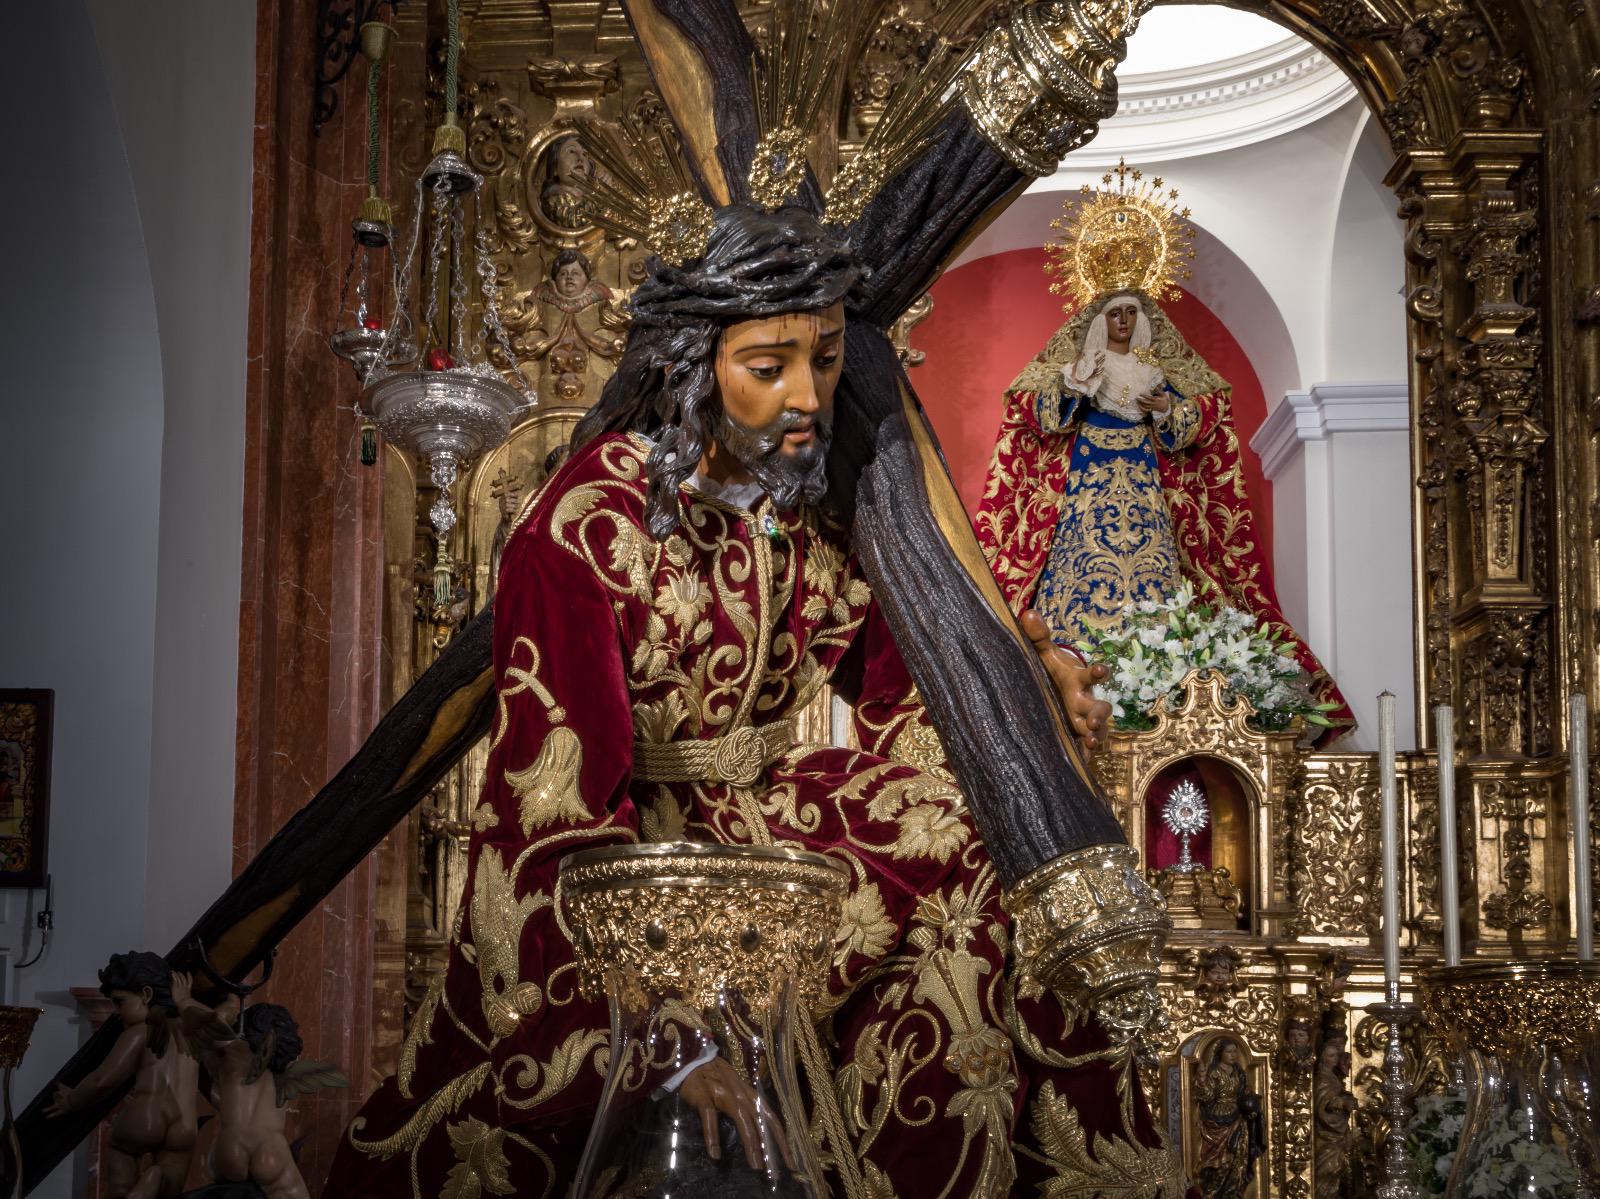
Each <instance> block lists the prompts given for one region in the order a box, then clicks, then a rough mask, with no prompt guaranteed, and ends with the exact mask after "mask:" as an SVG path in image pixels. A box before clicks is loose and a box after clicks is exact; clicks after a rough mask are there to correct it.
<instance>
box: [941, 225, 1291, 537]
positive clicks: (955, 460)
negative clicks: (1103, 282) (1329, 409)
mask: <svg viewBox="0 0 1600 1199" xmlns="http://www.w3.org/2000/svg"><path fill="white" fill-rule="evenodd" d="M1045 261H1046V259H1045V252H1044V249H1043V248H1042V247H1038V248H1033V249H1024V250H1008V251H1006V252H1005V253H1003V254H992V255H990V256H988V257H986V258H979V259H976V260H974V261H972V262H969V263H966V264H965V265H963V266H960V267H957V268H956V269H955V270H952V271H949V272H947V273H946V274H945V275H944V276H943V277H942V278H941V279H940V280H939V281H938V282H937V283H935V284H934V286H933V293H932V294H933V312H932V314H931V315H929V317H928V319H927V320H925V321H923V322H922V324H920V325H918V326H917V327H916V328H914V329H913V330H912V331H911V344H912V346H913V347H915V348H916V349H918V350H921V351H922V352H923V353H925V354H927V359H926V361H924V362H923V364H922V365H921V366H919V367H917V368H915V369H914V370H913V371H912V372H911V381H912V383H913V384H914V385H915V386H916V389H917V395H918V397H919V398H920V399H921V400H922V404H923V407H924V408H925V409H926V410H927V413H928V419H929V420H931V421H932V422H933V428H934V432H936V433H937V434H938V435H939V443H940V446H941V447H942V448H943V450H944V455H945V459H946V461H948V462H949V464H950V473H951V474H952V475H954V476H955V481H956V488H957V490H958V491H960V493H961V499H962V502H963V503H965V504H966V506H967V510H968V511H969V512H971V511H974V510H975V509H976V508H977V506H978V499H979V497H980V496H981V495H982V493H983V480H984V477H985V475H987V473H988V470H989V456H990V454H992V453H993V451H994V439H995V435H996V434H997V433H998V432H999V430H1000V414H1001V409H1002V404H1003V400H1004V397H1005V389H1006V386H1007V384H1009V383H1010V382H1011V380H1012V379H1014V378H1016V376H1017V373H1018V372H1019V371H1020V370H1021V369H1022V368H1023V367H1024V366H1025V365H1027V363H1028V361H1029V360H1030V359H1031V358H1033V357H1034V356H1035V355H1036V354H1038V353H1039V352H1040V351H1041V350H1043V349H1044V346H1045V343H1046V342H1047V341H1049V340H1050V337H1051V335H1052V334H1053V333H1055V331H1056V330H1057V329H1058V328H1060V327H1061V324H1062V322H1063V321H1064V320H1065V319H1066V316H1065V314H1064V313H1063V312H1062V311H1061V300H1060V298H1059V297H1057V296H1053V295H1051V294H1050V276H1048V275H1047V274H1046V273H1045ZM1163 309H1164V310H1165V312H1166V314H1167V316H1168V317H1169V318H1170V319H1171V320H1172V323H1173V324H1175V325H1177V326H1178V331H1179V332H1181V333H1182V334H1183V335H1184V337H1186V338H1187V339H1188V341H1189V344H1190V345H1192V346H1193V347H1194V348H1195V351H1196V352H1197V353H1199V354H1200V355H1201V356H1202V357H1204V358H1205V360H1206V361H1207V362H1208V363H1209V364H1210V365H1211V368H1212V369H1213V370H1215V371H1216V372H1217V373H1218V374H1219V375H1221V376H1222V377H1223V378H1224V379H1226V380H1227V381H1228V382H1229V383H1231V384H1233V419H1234V424H1235V425H1236V427H1237V428H1238V431H1239V444H1240V450H1241V454H1240V456H1241V458H1242V459H1243V462H1244V473H1245V481H1246V485H1247V486H1248V487H1249V489H1250V507H1251V510H1252V511H1253V512H1254V513H1255V519H1256V529H1257V531H1258V532H1259V534H1260V537H1261V543H1262V545H1264V546H1266V547H1267V548H1268V551H1269V553H1268V558H1269V560H1270V558H1271V554H1270V550H1271V546H1272V489H1271V485H1270V484H1268V482H1267V481H1266V479H1265V478H1264V477H1263V476H1262V474H1261V461H1260V459H1258V458H1257V457H1256V455H1255V452H1254V451H1253V450H1251V449H1250V438H1251V436H1252V435H1253V434H1254V433H1255V431H1256V430H1257V429H1259V428H1260V427H1261V422H1262V421H1263V420H1265V419H1266V415H1267V406H1266V399H1265V397H1264V396H1263V394H1262V391H1261V381H1260V380H1259V379H1257V378H1256V372H1255V368H1254V367H1252V366H1251V365H1250V360H1249V359H1248V358H1247V357H1245V353H1244V351H1243V350H1242V349H1241V348H1240V347H1239V343H1238V342H1237V341H1235V340H1234V338H1233V334H1231V333H1229V332H1228V327H1227V326H1226V325H1224V324H1223V323H1222V321H1221V320H1220V319H1219V318H1218V317H1217V316H1216V314H1215V313H1213V312H1212V311H1211V309H1209V308H1207V307H1206V306H1205V304H1203V303H1201V302H1200V300H1198V299H1196V298H1195V297H1194V296H1192V295H1190V294H1189V293H1188V292H1184V293H1183V294H1182V295H1181V296H1180V297H1179V298H1178V299H1176V300H1174V301H1171V302H1169V303H1167V304H1165V305H1163Z"/></svg>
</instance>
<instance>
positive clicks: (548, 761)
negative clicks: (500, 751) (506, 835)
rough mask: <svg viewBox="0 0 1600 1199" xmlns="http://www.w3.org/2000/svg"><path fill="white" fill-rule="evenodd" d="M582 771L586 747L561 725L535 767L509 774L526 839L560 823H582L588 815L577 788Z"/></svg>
mask: <svg viewBox="0 0 1600 1199" xmlns="http://www.w3.org/2000/svg"><path fill="white" fill-rule="evenodd" d="M582 770H583V745H582V744H581V743H580V742H579V740H578V734H576V733H574V732H573V731H572V730H571V729H569V728H567V727H566V726H565V725H559V724H558V725H556V726H555V727H554V728H552V729H551V730H550V732H549V733H548V734H546V736H545V739H544V745H543V746H541V747H540V749H539V756H538V757H537V758H535V759H534V761H533V765H532V766H529V767H527V768H525V769H523V770H507V771H506V785H507V786H508V787H510V788H511V791H512V794H514V795H515V796H516V797H517V799H518V800H519V801H520V806H519V808H518V809H517V811H518V823H519V824H520V825H521V826H522V833H523V835H524V836H528V835H530V834H532V832H533V830H534V829H536V828H545V827H547V826H549V825H551V824H554V823H555V822H556V821H558V820H560V821H576V820H582V819H584V817H586V816H587V815H588V814H589V808H588V806H587V805H586V804H585V803H584V802H583V792H582V791H581V790H579V788H578V776H579V774H580V773H581V772H582Z"/></svg>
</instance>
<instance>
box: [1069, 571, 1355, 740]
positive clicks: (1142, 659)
mask: <svg viewBox="0 0 1600 1199" xmlns="http://www.w3.org/2000/svg"><path fill="white" fill-rule="evenodd" d="M1122 617H1123V624H1122V626H1121V627H1120V628H1117V629H1114V630H1112V631H1110V632H1106V633H1099V634H1094V635H1092V636H1091V637H1090V638H1089V639H1088V640H1087V641H1085V642H1084V643H1082V644H1081V645H1080V646H1079V649H1080V651H1081V652H1082V653H1083V654H1084V656H1085V657H1086V658H1088V659H1089V661H1091V662H1103V663H1105V665H1106V667H1107V669H1108V670H1110V671H1111V677H1110V678H1108V679H1107V680H1106V681H1105V682H1104V683H1102V684H1100V686H1099V687H1097V688H1096V689H1095V690H1096V694H1097V695H1098V697H1099V698H1101V699H1103V700H1105V701H1107V702H1108V703H1109V704H1110V705H1111V723H1112V727H1113V728H1117V729H1124V730H1140V729H1148V728H1153V727H1154V726H1155V718H1154V715H1153V714H1154V712H1155V706H1156V702H1157V701H1158V700H1160V699H1161V697H1162V696H1164V695H1171V696H1173V698H1174V699H1177V698H1178V692H1179V689H1180V687H1181V686H1182V684H1183V680H1184V679H1185V678H1186V677H1187V676H1188V674H1189V673H1190V672H1191V671H1195V670H1216V671H1219V672H1221V674H1222V677H1223V679H1224V681H1225V682H1226V684H1227V689H1228V694H1229V696H1230V697H1241V698H1243V699H1245V700H1248V701H1249V703H1250V706H1251V707H1252V708H1254V709H1255V717H1254V719H1253V721H1252V723H1253V724H1255V726H1256V727H1257V728H1260V729H1264V730H1266V731H1268V732H1276V731H1278V730H1281V729H1286V728H1288V727H1289V726H1290V725H1291V724H1292V723H1293V722H1294V720H1295V718H1296V717H1299V718H1300V719H1301V720H1303V721H1304V722H1305V723H1306V724H1311V725H1317V726H1321V727H1326V726H1327V725H1328V724H1329V720H1328V717H1327V715H1326V714H1327V713H1328V712H1330V711H1332V710H1333V708H1334V707H1335V705H1333V704H1326V703H1318V702H1317V700H1316V698H1315V696H1313V695H1312V693H1311V678H1310V676H1309V675H1307V674H1306V671H1305V668H1304V667H1302V666H1301V665H1300V663H1299V662H1297V661H1296V660H1295V658H1294V649H1293V647H1292V646H1290V645H1289V644H1288V642H1286V641H1285V640H1284V639H1283V637H1282V635H1281V634H1280V633H1278V632H1277V631H1276V630H1274V629H1271V628H1269V627H1267V626H1265V625H1262V624H1259V623H1258V622H1257V621H1256V618H1255V617H1253V616H1251V615H1250V614H1249V613H1248V612H1241V611H1240V610H1239V609H1237V608H1230V607H1226V606H1224V605H1211V604H1206V603H1202V602H1200V601H1198V600H1197V599H1196V597H1195V593H1194V587H1193V586H1192V585H1190V584H1189V583H1184V584H1183V585H1182V586H1181V587H1179V588H1178V589H1177V590H1176V591H1175V592H1173V593H1172V595H1170V596H1169V597H1167V598H1166V599H1164V600H1140V601H1138V602H1137V603H1130V604H1128V605H1127V607H1125V608H1123V610H1122Z"/></svg>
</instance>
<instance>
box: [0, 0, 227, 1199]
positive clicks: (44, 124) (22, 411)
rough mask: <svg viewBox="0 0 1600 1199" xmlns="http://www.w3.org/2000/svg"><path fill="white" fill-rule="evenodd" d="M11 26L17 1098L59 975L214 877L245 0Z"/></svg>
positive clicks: (1, 963)
mask: <svg viewBox="0 0 1600 1199" xmlns="http://www.w3.org/2000/svg"><path fill="white" fill-rule="evenodd" d="M14 16H15V19H14V21H13V26H12V30H11V32H12V35H13V39H14V41H15V44H17V45H18V46H22V47H26V52H25V53H20V54H17V55H14V56H13V62H12V64H11V66H10V69H9V70H8V71H7V72H6V73H5V76H4V78H5V84H6V95H7V99H8V100H9V103H8V104H7V105H6V108H7V111H10V112H13V113H18V114H22V115H21V117H20V118H19V119H18V120H16V121H14V122H13V126H14V128H13V132H12V139H13V142H14V145H13V161H14V162H16V163H19V164H25V167H24V168H23V169H21V170H20V172H19V173H17V174H16V178H15V179H14V181H13V185H12V186H9V187H7V188H5V189H4V195H3V198H0V214H3V218H0V229H3V230H4V232H3V234H0V237H3V238H4V246H3V248H0V255H3V261H5V262H6V264H7V269H6V272H5V275H4V282H3V284H0V311H3V313H4V318H5V319H4V323H3V327H4V328H5V329H6V331H7V335H8V338H9V342H10V345H11V347H12V365H11V370H10V377H9V379H8V381H7V385H6V386H5V387H3V388H0V450H3V460H4V464H5V465H4V469H3V470H0V506H3V511H4V512H5V515H6V520H7V525H8V530H7V532H8V537H7V554H6V559H7V571H6V577H7V580H8V581H7V583H6V584H5V585H4V586H0V628H4V629H5V630H6V632H5V634H4V635H3V636H0V686H28V687H49V688H53V689H54V690H55V692H56V728H55V736H54V746H55V751H54V756H53V773H54V777H53V779H52V800H51V805H52V810H51V829H50V870H51V875H52V878H53V880H54V884H55V887H54V906H55V925H56V929H55V933H54V936H53V939H52V941H51V943H50V946H49V948H48V950H47V951H46V953H45V954H44V956H43V957H42V958H41V959H40V961H39V962H38V963H37V964H36V965H34V966H32V967H30V968H29V969H26V970H22V971H17V970H16V969H15V968H14V966H15V963H16V962H17V961H18V960H20V958H21V956H22V953H23V952H24V951H25V950H26V952H30V953H31V952H32V951H33V950H34V949H36V948H37V947H38V935H37V933H36V932H35V931H33V930H32V928H31V925H32V919H33V913H34V911H36V910H37V908H38V907H39V906H40V901H41V899H42V896H39V895H34V896H29V895H26V894H23V893H19V892H9V893H0V997H3V998H4V1000H5V1001H6V1002H11V1003H18V1002H20V1003H30V1004H35V1005H38V1006H40V1007H42V1008H44V1010H45V1015H44V1016H43V1017H42V1018H41V1022H40V1026H39V1029H38V1032H37V1034H36V1036H35V1038H34V1044H33V1047H32V1049H31V1050H30V1051H29V1054H28V1057H27V1059H26V1060H25V1062H24V1063H23V1066H22V1068H21V1069H20V1070H19V1071H18V1073H17V1077H16V1080H15V1084H14V1091H15V1094H16V1097H17V1100H18V1102H19V1104H20V1103H26V1102H27V1101H28V1100H29V1099H31V1098H32V1096H33V1094H34V1093H35V1092H36V1091H37V1089H38V1088H39V1087H40V1086H41V1085H42V1084H43V1082H44V1080H45V1079H46V1078H48V1076H49V1075H50V1074H51V1073H53V1072H54V1071H55V1069H56V1068H57V1067H58V1066H59V1065H60V1064H61V1063H62V1062H63V1061H64V1060H65V1059H66V1058H67V1057H68V1056H69V1055H70V1054H71V1053H72V1052H73V1051H74V1050H75V1049H76V1048H77V1046H78V1044H79V1043H80V1040H81V1038H82V1037H83V1036H84V1035H85V1033H86V1030H85V1029H84V1028H83V1027H81V1026H80V1024H79V1022H78V1021H77V1017H76V1008H75V1005H74V1003H73V1001H72V999H71V996H70V993H69V988H70V987H73V986H85V985H89V986H92V985H94V983H95V974H96V971H97V969H98V968H99V967H100V966H102V965H103V964H104V963H105V960H106V958H107V957H109V956H110V954H111V953H113V952H118V951H122V950H126V949H130V948H151V949H155V950H161V951H164V950H166V949H167V948H169V947H170V945H171V943H172V942H173V941H174V940H176V938H177V937H178V936H179V935H180V934H181V933H182V932H183V931H184V930H185V929H186V928H187V927H188V925H189V924H190V923H191V922H192V921H193V919H194V918H195V917H196V916H197V915H198V914H199V912H200V911H201V910H202V909H203V907H204V906H205V904H206V903H208V902H209V901H210V900H211V899H212V898H214V897H215V894H216V892H217V891H218V890H219V889H220V888H221V887H222V886H223V885H224V884H225V883H226V881H227V879H228V876H229V869H230V861H231V833H232V812H233V747H234V736H235V731H234V713H235V685H236V675H237V628H238V602H239V569H240V528H241V524H240V521H241V497H242V488H243V430H244V367H245V353H246V350H245V327H246V326H245V317H246V306H247V289H246V283H247V274H248V259H249V216H250V156H251V144H252V129H251V125H252V118H253V97H254V88H255V63H254V36H255V5H254V4H252V3H249V2H248V0H227V2H225V3H223V2H216V0H211V2H208V0H181V2H180V0H160V2H148V3H141V4H139V5H127V4H123V3H116V2H114V0H87V2H86V0H53V2H52V3H49V4H38V5H27V6H24V7H22V8H19V9H18V10H17V12H16V13H15V15H14ZM82 1169H83V1161H82V1155H81V1154H80V1155H79V1156H78V1157H77V1158H76V1159H74V1160H73V1161H72V1162H69V1163H67V1164H66V1165H64V1166H63V1168H61V1169H59V1170H57V1171H56V1172H55V1174H53V1175H52V1176H51V1177H50V1178H49V1179H47V1180H46V1182H45V1183H44V1184H43V1185H42V1186H41V1188H39V1189H38V1190H37V1191H35V1192H34V1193H35V1194H36V1195H41V1196H46V1197H48V1199H66V1197H67V1196H69V1195H75V1194H81V1193H82V1190H83V1176H82Z"/></svg>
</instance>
